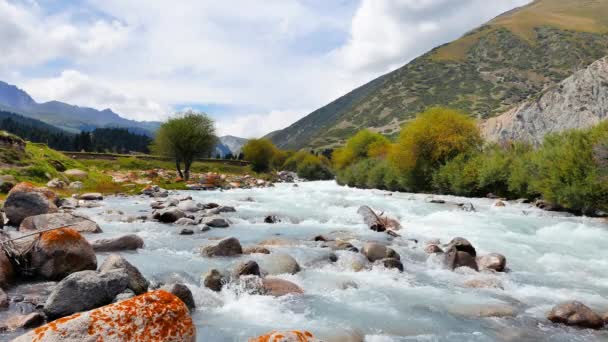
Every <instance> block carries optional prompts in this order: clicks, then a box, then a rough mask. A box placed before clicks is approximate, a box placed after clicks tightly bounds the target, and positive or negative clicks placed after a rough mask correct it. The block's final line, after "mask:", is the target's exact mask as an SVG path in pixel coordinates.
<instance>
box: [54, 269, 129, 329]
mask: <svg viewBox="0 0 608 342" xmlns="http://www.w3.org/2000/svg"><path fill="white" fill-rule="evenodd" d="M128 284H129V276H128V274H127V272H126V271H125V270H124V269H117V270H111V271H108V272H103V273H98V272H95V271H82V272H76V273H73V274H71V275H69V276H67V277H66V278H65V279H63V280H62V281H60V282H59V283H58V284H57V286H55V288H54V289H53V291H52V292H51V295H50V296H49V298H48V299H47V301H46V304H45V305H44V313H45V314H46V315H47V316H48V317H49V318H58V317H64V316H68V315H71V314H73V313H75V312H80V311H85V310H90V309H94V308H97V307H100V306H103V305H106V304H109V303H111V302H112V300H113V299H114V298H115V297H116V295H118V294H119V293H121V292H123V291H124V290H125V289H126V288H127V286H128Z"/></svg>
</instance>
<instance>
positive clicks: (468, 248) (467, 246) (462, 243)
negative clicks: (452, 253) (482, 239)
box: [445, 237, 477, 257]
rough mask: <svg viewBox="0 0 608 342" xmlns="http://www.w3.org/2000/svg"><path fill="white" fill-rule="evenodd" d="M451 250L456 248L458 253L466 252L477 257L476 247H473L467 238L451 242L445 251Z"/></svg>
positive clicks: (458, 238) (455, 239) (459, 238)
mask: <svg viewBox="0 0 608 342" xmlns="http://www.w3.org/2000/svg"><path fill="white" fill-rule="evenodd" d="M451 248H455V249H456V250H457V251H461V252H466V253H468V254H469V255H470V256H472V257H475V256H477V251H476V250H475V247H473V245H472V244H471V243H470V242H469V240H467V239H465V238H461V237H457V238H454V239H452V241H450V243H449V244H448V245H447V246H446V248H445V250H446V251H448V250H450V249H451Z"/></svg>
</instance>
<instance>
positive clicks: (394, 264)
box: [379, 258, 403, 272]
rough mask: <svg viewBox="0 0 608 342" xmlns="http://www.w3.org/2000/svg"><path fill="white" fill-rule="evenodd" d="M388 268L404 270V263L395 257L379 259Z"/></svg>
mask: <svg viewBox="0 0 608 342" xmlns="http://www.w3.org/2000/svg"><path fill="white" fill-rule="evenodd" d="M379 263H381V264H382V265H383V266H384V267H386V268H395V269H398V270H399V272H403V264H402V263H401V261H400V260H398V259H395V258H386V259H382V260H380V261H379Z"/></svg>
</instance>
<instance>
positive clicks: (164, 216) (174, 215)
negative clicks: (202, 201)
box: [154, 207, 186, 223]
mask: <svg viewBox="0 0 608 342" xmlns="http://www.w3.org/2000/svg"><path fill="white" fill-rule="evenodd" d="M183 217H186V214H185V213H184V212H183V211H181V210H179V209H177V208H175V207H170V208H167V209H164V210H161V211H159V212H157V213H155V214H154V219H156V220H159V221H160V222H162V223H173V222H175V221H177V220H179V219H181V218H183Z"/></svg>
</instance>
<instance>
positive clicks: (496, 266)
mask: <svg viewBox="0 0 608 342" xmlns="http://www.w3.org/2000/svg"><path fill="white" fill-rule="evenodd" d="M476 261H477V265H478V266H479V269H480V270H492V271H496V272H503V271H504V270H505V267H506V266H507V258H505V256H504V255H502V254H498V253H491V254H488V255H484V256H480V257H477V258H476Z"/></svg>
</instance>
